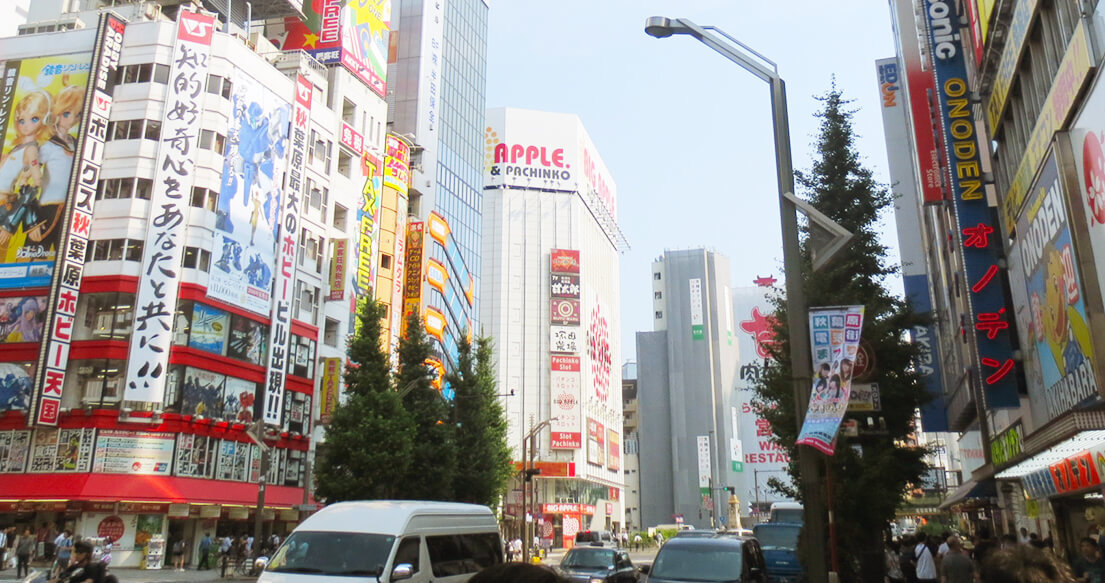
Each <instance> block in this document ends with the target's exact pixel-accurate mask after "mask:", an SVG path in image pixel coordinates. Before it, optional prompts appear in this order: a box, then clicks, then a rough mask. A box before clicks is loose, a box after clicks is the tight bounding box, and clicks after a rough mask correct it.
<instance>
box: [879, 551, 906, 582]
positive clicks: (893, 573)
mask: <svg viewBox="0 0 1105 583" xmlns="http://www.w3.org/2000/svg"><path fill="white" fill-rule="evenodd" d="M899 548H900V547H899V546H898V543H896V542H894V541H888V542H887V543H886V556H885V557H884V559H885V561H886V578H887V579H889V580H890V583H905V575H903V574H902V558H901V557H900V556H899V554H898V549H899Z"/></svg>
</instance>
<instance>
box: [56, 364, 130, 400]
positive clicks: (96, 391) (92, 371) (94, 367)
mask: <svg viewBox="0 0 1105 583" xmlns="http://www.w3.org/2000/svg"><path fill="white" fill-rule="evenodd" d="M69 370H70V371H75V372H76V375H77V386H78V387H80V393H81V402H82V403H96V404H99V405H100V406H103V405H104V404H107V403H115V402H118V401H119V399H120V398H121V397H122V394H123V380H124V377H125V376H126V361H125V360H111V359H106V358H105V359H96V360H74V361H71V362H70V364H69Z"/></svg>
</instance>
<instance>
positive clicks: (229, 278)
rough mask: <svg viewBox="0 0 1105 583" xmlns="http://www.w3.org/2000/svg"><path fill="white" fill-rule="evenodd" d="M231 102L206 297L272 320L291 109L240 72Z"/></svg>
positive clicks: (236, 74) (235, 82) (285, 102)
mask: <svg viewBox="0 0 1105 583" xmlns="http://www.w3.org/2000/svg"><path fill="white" fill-rule="evenodd" d="M230 99H231V106H232V111H233V115H234V118H233V120H232V121H231V123H230V128H229V132H228V135H227V141H226V150H225V157H226V162H225V163H224V165H223V175H222V184H221V185H220V187H219V206H218V209H217V210H216V219H215V242H214V247H213V248H212V256H213V258H214V259H215V260H214V261H213V262H212V266H211V272H210V276H209V279H208V284H207V295H208V297H211V298H215V299H218V300H222V301H224V302H226V303H228V304H231V305H235V306H240V307H242V308H244V309H247V310H249V311H251V312H254V313H257V314H261V315H262V316H268V315H269V301H270V299H271V291H272V280H273V273H272V270H273V265H274V260H275V258H274V253H275V250H276V226H277V217H278V216H279V212H280V209H279V205H280V191H281V188H282V187H283V184H284V158H285V152H286V149H287V147H288V128H289V123H290V121H291V114H292V112H291V106H290V105H289V104H288V102H287V100H285V99H281V98H280V97H278V96H277V95H276V94H275V93H273V92H272V91H269V90H268V89H267V88H265V87H264V86H263V85H261V84H260V83H258V82H257V81H255V80H254V79H253V78H252V77H250V76H249V75H247V74H246V73H245V72H244V71H241V70H238V71H236V73H235V75H234V90H233V93H232V94H231V96H230Z"/></svg>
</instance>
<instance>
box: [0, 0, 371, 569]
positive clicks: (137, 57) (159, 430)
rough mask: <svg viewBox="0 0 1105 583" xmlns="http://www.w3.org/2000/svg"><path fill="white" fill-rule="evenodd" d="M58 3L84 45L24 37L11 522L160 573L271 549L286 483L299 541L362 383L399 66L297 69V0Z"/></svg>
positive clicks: (0, 481)
mask: <svg viewBox="0 0 1105 583" xmlns="http://www.w3.org/2000/svg"><path fill="white" fill-rule="evenodd" d="M48 4H49V3H47V2H43V3H41V5H40V3H35V4H34V6H33V9H34V10H36V11H40V9H42V8H43V7H44V6H47V5H48ZM54 4H55V5H57V6H58V7H59V9H60V8H69V7H76V8H77V9H78V10H76V11H72V12H68V11H66V12H56V13H55V14H54V16H53V20H54V21H55V22H66V23H70V24H71V26H68V25H67V26H65V27H63V29H62V30H57V29H55V32H40V31H41V30H42V26H43V25H42V22H43V21H46V20H49V17H48V16H47V15H43V14H41V13H40V12H35V13H34V14H33V15H32V16H33V18H32V19H31V22H29V23H28V24H27V25H26V26H24V27H23V28H22V29H21V31H20V32H21V34H20V35H19V36H16V37H9V38H3V39H0V55H2V57H0V58H2V59H4V60H3V61H2V66H3V68H4V75H3V76H4V78H5V79H10V80H11V81H12V82H11V83H8V84H5V85H4V86H3V87H0V148H2V155H3V156H4V158H5V159H6V160H7V161H8V162H11V161H18V163H17V164H16V165H11V164H9V163H5V165H4V167H3V168H4V169H3V170H2V171H0V193H4V195H5V196H10V195H11V194H16V197H15V199H14V200H8V201H7V202H8V203H9V204H7V205H5V206H4V207H2V210H0V231H2V233H0V235H2V236H0V239H2V240H3V244H2V245H0V313H2V317H0V344H2V348H0V368H2V369H3V375H0V378H2V380H0V444H2V447H0V452H2V453H0V497H2V498H3V499H4V502H3V503H0V522H4V523H10V524H19V525H23V524H26V525H28V526H29V525H31V524H41V523H44V522H54V523H56V524H57V525H58V526H59V527H70V528H72V529H73V530H74V532H76V533H77V534H79V535H81V536H85V537H105V536H111V537H112V538H114V539H115V542H116V547H115V548H116V552H115V554H114V555H113V559H114V561H113V562H114V564H119V565H123V566H136V565H138V564H139V562H140V561H141V559H142V555H143V551H144V549H145V547H146V544H147V542H148V541H149V540H151V538H153V539H155V540H156V539H157V538H158V537H162V538H165V539H168V540H170V541H175V540H184V541H186V542H187V543H188V548H190V549H196V548H198V542H199V539H200V538H202V536H203V533H204V532H211V533H212V534H219V535H226V534H234V533H243V532H246V531H247V530H250V531H251V530H252V525H253V521H252V519H251V516H252V517H255V516H256V515H255V511H254V510H253V508H255V507H256V505H257V496H258V482H261V481H262V479H263V480H264V482H265V484H266V487H265V490H264V491H265V507H264V508H263V509H261V510H260V513H261V516H260V518H261V520H262V521H263V522H264V524H265V531H266V532H270V531H271V532H277V533H284V532H288V531H289V530H290V529H291V528H293V527H294V526H295V525H296V524H297V523H298V521H299V519H300V518H301V514H300V512H301V508H302V506H301V505H303V504H304V503H309V502H311V501H312V498H311V494H310V490H309V484H310V482H311V476H310V461H311V456H312V454H313V447H314V445H313V444H314V443H315V442H316V440H317V438H318V437H320V435H321V428H320V427H318V426H317V423H316V419H317V418H318V414H319V410H320V408H321V410H322V412H323V413H325V412H326V411H327V409H328V407H330V406H332V405H333V403H334V402H336V400H337V398H338V394H339V392H340V390H341V385H340V373H341V370H342V367H343V365H344V362H345V359H344V355H345V342H346V338H347V337H348V336H349V335H350V334H351V332H352V328H351V314H352V307H353V305H354V303H355V294H354V286H353V284H354V283H355V279H354V275H353V273H352V271H350V270H346V268H345V266H347V265H353V264H355V263H357V261H356V259H357V257H356V255H355V249H357V248H358V247H359V244H360V242H361V241H360V237H359V235H358V228H357V221H356V209H359V208H361V207H362V204H363V200H362V193H363V191H364V187H363V186H364V176H365V174H366V170H365V165H364V164H361V162H362V161H363V160H368V159H371V158H376V159H379V160H383V159H384V132H383V127H384V120H385V119H386V102H385V101H384V99H383V95H382V94H383V88H382V87H377V86H375V85H373V84H371V83H369V81H368V80H371V79H375V80H376V81H380V82H382V81H383V79H384V77H385V72H384V71H383V70H382V69H380V68H377V69H376V70H375V75H376V76H375V77H372V76H371V75H369V73H368V72H367V71H368V69H361V68H356V70H354V69H355V68H350V66H349V65H348V64H344V65H343V64H342V62H343V61H342V54H343V53H342V50H344V49H329V50H334V51H336V53H320V54H318V55H317V56H318V59H316V58H315V57H312V56H311V55H309V54H307V53H306V52H303V51H300V50H298V49H294V50H293V49H289V52H284V51H282V50H281V48H283V43H285V42H286V41H287V35H284V33H283V32H280V31H279V30H276V29H274V28H270V27H269V26H267V25H269V24H273V23H280V25H281V27H277V28H280V30H285V31H286V29H288V28H294V27H292V26H291V24H292V22H293V21H295V22H298V16H297V12H296V7H295V6H293V4H292V3H291V2H269V3H255V6H254V7H253V10H252V16H253V18H254V19H255V23H254V24H255V25H256V26H253V27H249V28H245V29H243V28H240V27H238V26H236V25H233V24H229V25H228V24H227V23H226V22H223V21H220V20H218V19H217V18H216V14H214V13H211V12H205V11H202V10H199V8H200V7H201V3H198V2H162V3H150V2H135V3H124V2H117V3H113V6H111V9H110V13H111V14H112V16H110V17H109V16H105V14H108V13H107V12H104V13H103V14H101V13H99V12H98V11H97V10H95V9H87V10H83V9H81V8H83V7H84V5H86V4H87V5H89V6H95V7H98V6H99V5H100V4H102V3H100V2H92V3H89V2H76V3H64V5H61V4H60V3H54ZM353 16H354V15H350V14H348V13H345V12H343V13H342V21H343V22H346V23H348V22H351V21H353V20H356V22H357V26H360V27H363V29H364V30H360V32H366V31H376V32H379V31H381V30H383V31H384V33H385V36H386V30H387V29H386V24H385V22H384V21H381V20H379V19H378V18H372V17H369V16H370V15H366V14H360V15H359V16H362V17H367V18H362V19H357V18H354V17H353ZM377 16H378V14H377ZM289 19H291V20H289ZM261 22H264V23H265V24H266V26H260V24H261ZM98 23H99V26H97V24H98ZM347 32H349V33H352V32H354V31H351V30H350V31H347ZM270 34H271V35H272V36H270ZM301 36H302V35H301ZM339 36H340V33H339ZM370 36H371V35H370ZM361 48H362V49H363V48H364V47H361ZM323 60H325V61H326V64H324V62H323ZM379 62H381V63H382V62H383V60H382V59H380V60H379ZM327 64H329V66H327ZM366 79H367V80H366ZM35 120H38V121H35ZM27 121H31V122H32V125H31V126H27V125H26V122H27ZM35 124H37V125H35ZM25 127H31V130H24V129H23V128H25ZM354 160H356V161H357V163H354V162H353V161H354ZM24 165H26V166H27V167H28V169H26V170H24V169H23V168H22V167H23V166H24ZM371 246H372V244H371V240H370V241H369V247H371ZM263 427H267V428H268V430H266V431H259V429H261V428H263ZM262 445H265V446H266V447H261V446H262ZM263 451H267V452H268V453H267V454H265V453H262V452H263ZM266 463H267V464H268V465H267V468H266V467H265V466H266Z"/></svg>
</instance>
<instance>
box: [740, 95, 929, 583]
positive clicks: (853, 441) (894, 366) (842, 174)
mask: <svg viewBox="0 0 1105 583" xmlns="http://www.w3.org/2000/svg"><path fill="white" fill-rule="evenodd" d="M819 100H820V101H821V102H822V103H823V109H822V111H821V112H820V113H818V114H817V116H818V117H819V118H820V119H821V125H820V131H819V133H818V136H817V138H816V142H815V145H816V147H817V150H818V154H817V158H816V159H815V160H814V161H813V164H812V167H811V168H810V170H809V171H808V172H798V173H796V176H797V181H798V184H799V186H800V189H799V190H800V191H802V194H803V195H804V196H805V197H806V198H807V200H809V202H810V203H811V204H813V206H815V207H817V209H818V210H820V211H821V212H822V213H824V214H825V215H827V216H828V217H829V218H831V219H833V220H834V221H836V222H837V223H839V224H840V225H841V226H843V227H844V228H846V229H848V230H849V231H851V232H852V233H854V234H855V238H854V239H853V241H852V243H851V245H850V246H849V247H848V248H847V249H846V250H845V251H844V252H842V255H841V256H840V258H839V259H838V260H837V261H836V262H834V263H833V264H832V265H831V266H829V267H828V268H826V269H823V270H822V271H819V272H818V273H816V274H814V273H812V267H811V261H810V257H811V256H810V248H809V241H808V237H807V238H805V240H804V242H803V245H802V255H803V286H804V289H805V293H806V298H807V302H808V304H809V305H810V306H840V305H852V304H863V305H864V306H865V314H864V322H863V331H862V338H863V339H864V340H865V341H866V342H867V343H869V346H870V347H871V348H872V349H873V353H874V354H873V357H874V362H875V363H876V369H875V371H874V373H873V374H872V376H871V378H870V379H869V380H868V382H872V383H877V384H878V386H879V389H880V392H881V399H882V412H880V413H878V414H877V415H878V417H880V418H881V419H882V420H883V421H884V423H885V426H884V427H883V428H881V429H885V431H882V432H879V433H878V434H867V435H865V436H862V437H861V438H845V437H838V439H837V445H836V453H835V455H833V456H831V457H824V456H819V457H821V458H822V459H824V460H825V463H824V464H823V466H822V470H821V471H822V478H824V477H825V471H826V470H828V471H829V472H830V473H831V476H832V480H833V481H832V498H831V501H830V502H831V504H832V507H833V511H834V515H835V516H837V517H838V519H837V521H836V531H837V541H838V551H839V553H840V557H841V561H840V564H841V577H842V580H844V581H867V580H870V581H876V580H877V581H881V580H882V577H883V573H882V569H883V567H882V560H883V555H882V550H881V549H882V538H881V537H882V534H883V532H884V531H885V529H886V527H887V525H888V523H889V522H890V521H891V520H893V518H894V512H895V510H896V508H897V507H898V506H899V505H900V504H901V502H902V500H903V496H904V495H905V493H906V491H907V488H908V487H909V486H910V485H911V484H915V483H918V482H919V480H920V477H921V475H922V474H923V472H924V470H925V464H924V461H923V456H924V453H925V452H924V450H923V449H921V448H918V447H912V446H908V445H905V443H906V440H907V437H909V435H910V434H911V433H912V432H913V430H914V425H913V420H914V411H915V410H916V408H917V407H918V406H919V405H920V404H921V403H922V401H923V400H924V388H923V384H922V382H921V379H920V377H919V376H918V375H917V374H916V373H915V372H914V370H913V368H912V364H911V363H912V362H913V359H914V357H915V356H916V351H915V348H914V347H913V346H912V345H911V344H910V343H909V342H907V341H906V340H905V335H906V332H907V331H908V330H909V329H910V328H911V327H913V326H916V325H919V324H923V323H924V322H923V320H922V319H921V318H920V317H919V316H917V315H916V314H914V313H913V311H912V308H911V307H910V306H909V305H908V303H906V302H904V301H902V300H900V299H898V298H896V297H894V296H893V295H891V294H890V293H889V292H888V291H887V290H886V288H885V279H886V277H887V276H888V275H891V274H893V273H895V272H896V271H897V269H896V267H895V266H893V265H890V264H888V263H887V261H886V248H885V247H884V246H883V245H882V244H881V243H880V242H879V233H878V228H879V219H880V213H882V212H883V211H884V210H886V209H887V208H888V207H890V206H891V204H892V202H893V197H892V195H891V193H890V191H889V189H888V188H887V187H885V186H883V185H881V184H879V183H878V182H877V181H876V180H875V179H874V177H873V176H872V174H871V171H870V170H868V169H867V168H864V167H863V165H862V163H861V159H860V155H859V153H858V152H857V151H856V144H855V139H856V135H855V132H854V130H853V127H852V118H853V116H854V114H855V112H854V111H853V110H851V109H849V105H848V104H849V103H850V102H849V101H848V100H845V99H844V98H843V95H842V93H841V91H839V90H838V89H837V88H836V87H835V85H834V87H833V88H832V89H830V90H829V91H828V92H826V93H825V94H824V95H823V96H822V97H820V98H819ZM773 301H774V303H775V308H776V323H777V324H776V342H775V344H774V345H773V347H772V351H773V353H774V354H773V357H774V361H773V362H772V363H771V364H770V365H769V366H768V368H767V369H766V371H765V374H764V375H763V376H762V378H761V380H760V382H759V384H758V386H757V388H756V391H757V400H758V406H759V407H761V408H762V409H763V414H764V417H765V418H766V419H767V420H768V421H770V422H771V425H772V428H773V429H774V432H775V437H774V439H775V441H776V442H777V443H778V444H780V445H781V446H783V447H784V448H785V449H786V450H787V452H788V453H789V454H790V459H791V462H790V465H789V467H788V473H789V474H790V477H791V480H792V482H793V483H794V484H799V483H800V478H799V473H798V463H797V459H798V456H797V454H798V449H797V448H798V446H796V445H795V440H796V439H797V437H798V427H797V423H796V408H795V407H796V403H795V400H794V393H793V384H792V380H791V379H792V378H793V377H794V376H801V377H808V376H809V375H810V371H809V368H810V367H811V363H808V362H804V363H797V364H796V366H798V367H799V370H798V371H796V372H795V373H793V374H792V372H791V365H792V363H791V358H790V355H791V343H790V338H789V335H788V329H787V327H786V325H785V322H787V310H788V306H787V302H786V298H785V297H784V296H782V295H779V296H777V297H776V298H774V300H773ZM803 317H805V315H803ZM865 417H866V416H865ZM821 482H822V483H824V480H822V481H821ZM770 483H771V484H772V485H773V486H775V487H776V489H777V490H779V491H780V492H782V493H784V494H787V495H791V496H797V497H799V499H800V497H801V495H802V492H799V491H795V490H794V489H789V488H785V487H783V486H782V485H781V484H779V483H778V481H777V480H771V481H770ZM809 494H810V495H817V496H826V495H827V493H826V491H825V490H824V489H819V490H818V491H816V492H813V493H809ZM827 546H828V545H825V547H823V548H819V549H802V550H801V552H802V553H808V552H827V550H826V548H827Z"/></svg>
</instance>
